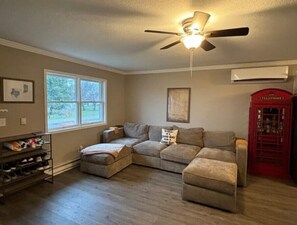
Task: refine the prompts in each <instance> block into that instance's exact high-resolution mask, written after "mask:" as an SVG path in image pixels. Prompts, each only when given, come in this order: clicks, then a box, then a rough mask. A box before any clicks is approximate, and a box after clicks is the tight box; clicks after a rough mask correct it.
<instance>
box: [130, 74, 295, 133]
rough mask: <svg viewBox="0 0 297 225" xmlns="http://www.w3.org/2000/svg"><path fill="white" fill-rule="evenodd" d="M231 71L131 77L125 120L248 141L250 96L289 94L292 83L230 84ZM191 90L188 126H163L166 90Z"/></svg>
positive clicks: (290, 81)
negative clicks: (231, 133)
mask: <svg viewBox="0 0 297 225" xmlns="http://www.w3.org/2000/svg"><path fill="white" fill-rule="evenodd" d="M230 74H231V72H230V70H229V69H226V70H212V71H195V72H193V77H192V78H191V77H190V72H179V73H169V74H151V75H133V76H127V78H126V120H127V121H132V122H141V123H147V124H152V125H171V124H176V125H179V126H181V127H196V126H199V127H203V128H204V129H205V130H221V131H226V130H233V131H235V132H236V134H237V136H238V137H243V138H246V137H247V133H248V115H249V103H250V95H251V94H252V93H253V92H255V91H258V90H260V89H263V88H282V89H285V90H288V91H292V88H293V81H292V79H290V80H289V82H287V83H277V84H236V85H235V84H231V83H230ZM175 87H190V88H191V110H190V123H189V124H186V123H179V124H178V123H169V122H166V104H167V103H166V101H167V100H166V96H167V88H175Z"/></svg>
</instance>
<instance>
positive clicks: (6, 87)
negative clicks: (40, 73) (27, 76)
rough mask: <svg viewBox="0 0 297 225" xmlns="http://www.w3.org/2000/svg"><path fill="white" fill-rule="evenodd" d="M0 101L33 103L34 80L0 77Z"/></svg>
mask: <svg viewBox="0 0 297 225" xmlns="http://www.w3.org/2000/svg"><path fill="white" fill-rule="evenodd" d="M0 86H1V93H0V94H1V102H3V103H34V81H32V80H19V79H11V78H4V77H2V78H0Z"/></svg>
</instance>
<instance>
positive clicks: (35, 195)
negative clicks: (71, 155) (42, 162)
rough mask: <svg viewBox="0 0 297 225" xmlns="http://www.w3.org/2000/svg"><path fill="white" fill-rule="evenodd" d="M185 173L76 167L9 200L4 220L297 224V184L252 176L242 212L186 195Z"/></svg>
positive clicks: (0, 220) (1, 214)
mask: <svg viewBox="0 0 297 225" xmlns="http://www.w3.org/2000/svg"><path fill="white" fill-rule="evenodd" d="M181 184H182V181H181V175H180V174H175V173H170V172H165V171H161V170H156V169H151V168H146V167H141V166H136V165H131V166H129V167H128V168H126V169H125V170H123V171H121V172H120V173H118V174H116V175H115V176H113V177H112V178H111V179H109V180H108V179H104V178H100V177H96V176H92V175H88V174H84V173H81V172H79V170H78V169H73V170H71V171H68V172H66V173H63V174H60V175H58V176H56V177H55V181H54V184H50V183H46V182H43V183H40V184H37V185H35V186H32V187H29V188H27V189H25V190H23V191H20V192H17V193H15V194H13V195H10V196H8V197H7V198H6V203H5V205H0V224H3V225H6V224H17V225H21V224H26V225H29V224H34V225H36V224H37V225H39V224H40V225H46V224H55V225H64V224H83V225H85V224H170V225H178V224H228V225H229V224H238V225H239V224H240V225H242V224H269V225H273V224H275V225H282V224H284V225H287V224H288V225H289V224H297V188H296V186H294V185H292V184H291V183H289V182H287V183H284V182H281V181H278V180H271V179H267V178H261V177H255V176H249V178H248V186H247V187H246V188H239V189H238V201H237V204H238V212H237V213H229V212H224V211H221V210H218V209H214V208H210V207H206V206H203V205H199V204H196V203H192V202H186V201H183V200H182V199H181Z"/></svg>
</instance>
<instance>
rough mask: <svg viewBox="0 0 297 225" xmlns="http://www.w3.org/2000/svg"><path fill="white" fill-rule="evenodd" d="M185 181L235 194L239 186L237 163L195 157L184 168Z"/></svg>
mask: <svg viewBox="0 0 297 225" xmlns="http://www.w3.org/2000/svg"><path fill="white" fill-rule="evenodd" d="M183 181H184V183H186V184H190V185H193V186H197V187H201V188H205V189H209V190H213V191H217V192H221V193H225V194H228V195H234V193H235V192H236V187H237V165H236V164H235V163H229V162H222V161H218V160H212V159H203V158H195V159H194V160H193V161H192V162H191V163H190V164H189V165H188V166H187V167H186V168H185V169H184V170H183Z"/></svg>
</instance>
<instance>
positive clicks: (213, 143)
mask: <svg viewBox="0 0 297 225" xmlns="http://www.w3.org/2000/svg"><path fill="white" fill-rule="evenodd" d="M235 139H236V138H235V133H234V132H232V131H206V132H204V134H203V141H204V146H205V147H208V148H219V149H224V150H229V151H233V152H235Z"/></svg>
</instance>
